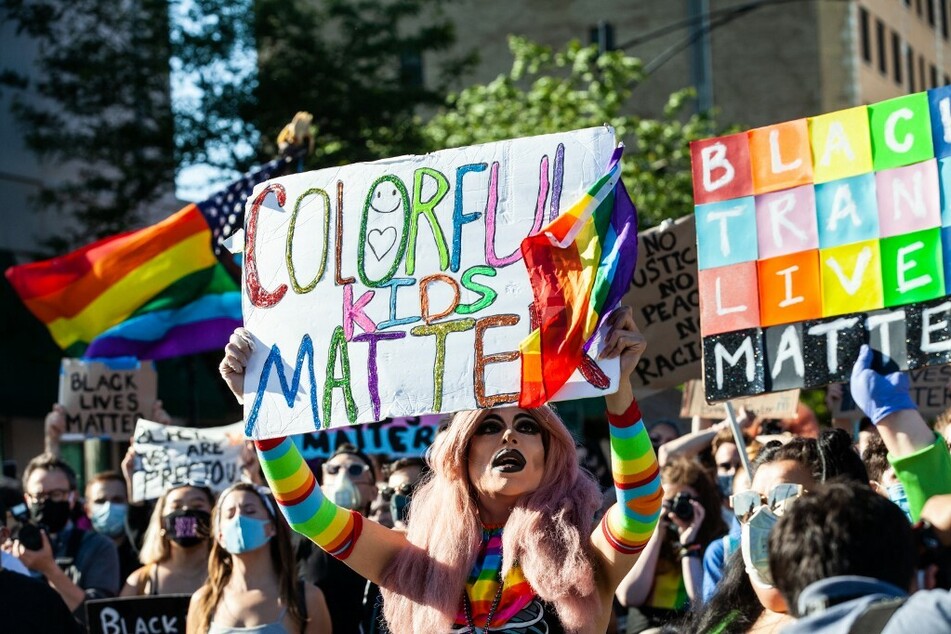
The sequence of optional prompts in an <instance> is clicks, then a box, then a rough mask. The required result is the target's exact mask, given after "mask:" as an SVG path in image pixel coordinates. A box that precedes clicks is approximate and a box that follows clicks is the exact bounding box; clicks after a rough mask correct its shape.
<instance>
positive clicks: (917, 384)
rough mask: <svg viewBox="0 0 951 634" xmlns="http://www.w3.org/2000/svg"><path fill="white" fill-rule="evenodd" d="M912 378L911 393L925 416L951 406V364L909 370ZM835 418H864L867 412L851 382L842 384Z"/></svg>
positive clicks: (834, 414)
mask: <svg viewBox="0 0 951 634" xmlns="http://www.w3.org/2000/svg"><path fill="white" fill-rule="evenodd" d="M908 378H909V379H910V380H911V389H910V390H909V394H910V396H911V398H912V400H913V401H914V402H915V405H916V406H917V407H918V411H919V412H921V415H922V416H924V417H925V418H933V417H935V416H937V415H938V414H940V413H941V412H944V411H945V410H947V409H948V408H951V390H949V389H948V386H949V385H951V365H938V366H931V367H927V368H920V369H918V370H909V371H908ZM830 413H831V414H832V417H833V418H853V419H854V418H862V417H863V416H865V413H864V412H863V411H862V410H860V409H859V408H858V405H856V404H855V401H854V400H853V399H852V394H851V393H850V391H849V384H848V383H846V384H844V385H843V386H842V398H841V399H840V400H837V401H835V402H834V406H833V409H832V411H831V412H830Z"/></svg>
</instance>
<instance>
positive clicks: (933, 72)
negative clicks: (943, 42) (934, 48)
mask: <svg viewBox="0 0 951 634" xmlns="http://www.w3.org/2000/svg"><path fill="white" fill-rule="evenodd" d="M928 71H929V75H931V87H932V88H937V87H938V69H937V68H936V67H935V65H934V64H932V65H931V67H930V68H929V69H928Z"/></svg>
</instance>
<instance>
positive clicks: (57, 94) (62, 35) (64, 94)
mask: <svg viewBox="0 0 951 634" xmlns="http://www.w3.org/2000/svg"><path fill="white" fill-rule="evenodd" d="M0 15H2V16H3V18H4V19H6V20H11V21H12V22H13V23H14V24H16V25H17V28H18V30H19V32H20V33H23V34H26V35H28V36H30V37H32V38H34V40H35V41H36V44H37V60H36V64H37V66H38V72H37V73H36V74H35V75H34V76H33V77H32V78H29V79H28V78H26V77H23V76H18V75H16V74H15V73H13V72H11V71H9V69H6V72H4V73H3V75H2V78H3V82H2V83H3V88H4V90H5V91H10V93H11V97H12V99H11V108H12V111H13V114H14V116H16V117H17V119H18V121H19V123H20V127H21V129H22V130H23V134H24V140H25V142H26V144H27V147H29V148H30V149H31V150H33V151H34V152H35V153H36V155H37V156H38V157H39V158H40V159H41V161H43V162H44V163H46V164H58V165H61V166H63V167H64V168H65V169H64V172H65V173H67V174H69V175H68V176H67V177H65V178H64V179H63V180H62V181H60V182H57V183H50V184H49V185H48V186H46V187H44V188H43V189H42V190H41V192H40V193H39V195H38V198H37V200H36V203H37V207H38V208H39V209H42V210H44V211H48V212H51V213H56V214H62V213H69V214H72V215H73V216H74V217H75V219H76V220H78V228H75V229H68V228H67V227H69V224H65V225H64V226H63V229H62V231H61V232H60V233H59V235H58V236H57V238H56V240H55V241H53V242H51V246H52V248H54V249H55V250H57V251H61V250H63V249H65V248H67V247H69V246H75V245H76V244H79V243H82V242H87V241H89V240H91V239H93V238H97V237H101V236H105V235H110V234H115V233H118V232H119V231H122V230H123V229H125V228H127V227H128V226H129V225H132V224H136V223H137V222H138V221H139V218H138V217H136V215H135V214H136V212H137V211H140V210H141V209H143V204H147V203H148V202H149V201H153V200H155V199H157V198H158V197H159V196H161V195H162V194H164V193H166V192H167V191H169V190H170V188H171V183H172V179H173V177H174V168H175V164H174V157H173V151H172V147H173V146H172V129H173V128H172V113H171V107H170V104H169V99H168V59H169V39H168V19H167V15H168V14H167V3H166V1H165V0H135V1H134V2H126V1H120V0H69V1H68V2H65V1H64V2H57V1H55V0H53V1H46V2H44V1H40V0H37V1H30V0H2V3H0Z"/></svg>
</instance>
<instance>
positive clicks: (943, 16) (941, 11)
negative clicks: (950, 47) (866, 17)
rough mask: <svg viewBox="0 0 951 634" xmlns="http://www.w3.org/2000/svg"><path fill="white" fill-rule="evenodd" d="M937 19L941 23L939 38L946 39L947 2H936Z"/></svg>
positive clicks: (946, 0)
mask: <svg viewBox="0 0 951 634" xmlns="http://www.w3.org/2000/svg"><path fill="white" fill-rule="evenodd" d="M938 18H939V19H940V22H941V37H943V38H944V39H948V0H938Z"/></svg>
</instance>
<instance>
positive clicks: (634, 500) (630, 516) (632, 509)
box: [601, 400, 664, 555]
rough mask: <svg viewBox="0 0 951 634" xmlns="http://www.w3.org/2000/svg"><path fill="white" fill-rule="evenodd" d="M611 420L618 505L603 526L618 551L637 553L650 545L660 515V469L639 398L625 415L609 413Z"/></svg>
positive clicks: (612, 452) (605, 517)
mask: <svg viewBox="0 0 951 634" xmlns="http://www.w3.org/2000/svg"><path fill="white" fill-rule="evenodd" d="M608 423H609V424H610V432H611V471H612V474H613V477H614V490H615V492H616V493H617V504H615V505H614V506H612V507H611V508H610V509H608V512H607V513H605V515H604V518H603V519H602V520H601V528H602V530H603V531H604V536H605V537H606V538H607V540H608V543H610V544H611V546H613V547H614V549H615V550H617V551H618V552H620V553H623V554H625V555H634V554H637V553H639V552H641V551H642V550H643V549H644V546H646V545H647V541H648V540H649V539H650V536H651V534H652V533H653V532H654V527H655V526H657V519H658V518H659V517H660V507H661V502H662V498H663V495H664V491H663V489H662V488H661V486H660V468H659V467H658V465H657V456H656V455H655V454H654V448H653V447H652V446H651V442H650V438H649V437H648V435H647V429H646V428H645V427H644V421H643V420H641V411H640V409H639V408H638V406H637V401H636V400H635V401H634V402H633V403H631V406H630V407H629V408H628V409H627V411H626V412H624V413H623V414H620V415H614V414H611V413H608Z"/></svg>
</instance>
